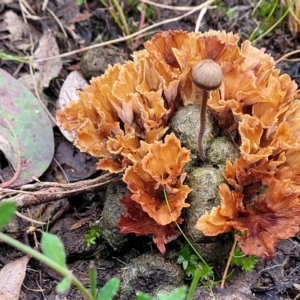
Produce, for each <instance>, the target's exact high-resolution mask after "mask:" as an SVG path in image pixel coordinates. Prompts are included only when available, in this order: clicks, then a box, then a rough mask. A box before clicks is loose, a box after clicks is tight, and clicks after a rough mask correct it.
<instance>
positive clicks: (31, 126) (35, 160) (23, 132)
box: [0, 69, 54, 187]
mask: <svg viewBox="0 0 300 300" xmlns="http://www.w3.org/2000/svg"><path fill="white" fill-rule="evenodd" d="M0 94H1V99H0V149H1V150H2V152H3V153H4V155H5V157H6V159H7V160H8V161H9V163H10V164H11V166H12V167H13V169H14V171H15V173H14V175H13V177H12V178H11V179H10V180H7V181H6V182H5V183H2V184H1V186H2V187H6V186H10V185H14V186H18V185H22V184H25V183H28V182H30V181H32V180H33V179H32V177H33V176H35V177H39V176H41V175H42V174H43V173H44V172H45V170H46V169H47V167H48V166H49V164H50V162H51V160H52V158H53V153H54V140H53V130H52V126H51V123H50V120H49V117H48V116H47V114H46V112H45V111H44V109H43V108H42V106H41V105H40V103H39V102H38V100H37V99H36V98H35V97H34V96H33V95H32V94H31V93H30V92H29V91H28V90H27V89H26V88H25V87H24V86H23V85H22V84H20V82H18V80H16V79H15V78H13V77H12V76H11V75H10V74H8V73H7V72H5V71H4V70H2V69H0ZM0 169H1V168H0ZM2 175H3V174H2ZM3 177H4V178H5V176H3Z"/></svg>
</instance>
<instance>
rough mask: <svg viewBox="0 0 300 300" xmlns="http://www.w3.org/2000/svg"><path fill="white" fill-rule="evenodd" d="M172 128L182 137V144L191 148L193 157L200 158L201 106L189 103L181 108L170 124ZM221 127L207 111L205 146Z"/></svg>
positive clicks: (206, 146) (205, 146)
mask: <svg viewBox="0 0 300 300" xmlns="http://www.w3.org/2000/svg"><path fill="white" fill-rule="evenodd" d="M169 127H170V129H171V130H172V131H173V132H174V133H175V134H176V136H177V137H178V138H179V139H180V141H181V144H182V146H184V147H186V148H187V149H189V150H191V158H192V159H194V160H195V159H197V158H198V148H197V141H198V132H199V128H200V106H199V105H189V106H185V107H181V108H179V110H178V111H177V112H176V114H175V115H174V117H173V118H172V121H171V122H170V125H169ZM218 132H219V129H218V126H217V124H216V120H215V118H214V116H213V115H212V114H211V113H210V112H209V111H207V113H206V127H205V132H204V136H203V144H204V148H205V149H207V148H208V146H209V144H210V143H211V142H212V141H213V139H214V137H215V136H217V135H218Z"/></svg>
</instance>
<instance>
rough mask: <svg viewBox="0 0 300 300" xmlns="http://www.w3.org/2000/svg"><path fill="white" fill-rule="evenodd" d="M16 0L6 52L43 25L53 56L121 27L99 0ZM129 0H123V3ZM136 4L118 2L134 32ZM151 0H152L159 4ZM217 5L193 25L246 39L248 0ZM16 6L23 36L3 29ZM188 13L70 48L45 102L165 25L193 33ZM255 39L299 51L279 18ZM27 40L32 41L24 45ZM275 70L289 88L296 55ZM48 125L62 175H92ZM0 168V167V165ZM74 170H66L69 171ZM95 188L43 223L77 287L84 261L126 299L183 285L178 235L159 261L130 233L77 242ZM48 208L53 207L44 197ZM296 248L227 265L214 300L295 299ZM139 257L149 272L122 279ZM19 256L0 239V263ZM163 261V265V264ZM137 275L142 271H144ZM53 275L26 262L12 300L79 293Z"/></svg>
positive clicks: (3, 38)
mask: <svg viewBox="0 0 300 300" xmlns="http://www.w3.org/2000/svg"><path fill="white" fill-rule="evenodd" d="M25 2H26V8H27V9H25V8H24V7H22V8H21V7H20V5H19V1H17V0H4V1H1V3H0V49H1V50H3V52H4V53H6V54H10V55H18V56H26V55H30V34H32V35H33V34H34V35H36V37H37V38H34V40H35V41H36V42H37V41H38V37H39V36H41V34H42V33H43V32H44V31H45V30H50V31H51V32H52V34H53V36H54V37H55V39H56V42H57V45H58V48H59V52H60V53H65V52H68V51H73V50H76V49H79V48H82V47H86V46H89V45H93V44H95V43H99V42H102V41H107V40H112V39H116V38H118V37H121V36H124V35H125V34H126V33H125V31H124V29H123V28H120V27H122V26H118V24H117V23H116V22H115V20H114V19H113V17H112V15H111V14H110V13H109V11H108V9H107V8H105V7H104V6H103V4H102V3H101V1H97V0H92V1H89V0H88V1H86V2H84V3H83V4H81V5H79V4H78V3H77V2H76V0H63V1H56V0H50V1H48V3H47V9H45V10H43V7H42V2H43V1H35V0H28V1H25ZM104 2H106V3H107V2H109V1H104ZM131 2H132V4H129V3H131ZM138 2H139V1H119V3H120V4H121V7H122V9H123V11H124V14H125V16H126V19H127V22H128V24H129V29H130V32H135V31H136V30H138V28H139V24H140V21H141V13H140V10H139V8H138V7H141V3H138ZM156 2H157V3H161V2H160V1H156ZM197 2H198V1H190V0H178V1H175V0H167V1H163V3H164V4H165V5H169V6H195V5H196V4H197ZM217 2H218V3H219V4H216V5H215V8H213V9H209V10H208V11H207V13H206V14H205V16H204V18H203V20H202V23H201V26H200V30H201V31H206V30H208V29H216V30H225V31H233V32H234V33H238V34H240V36H241V38H242V39H247V38H249V36H250V35H251V33H252V32H253V31H254V30H255V28H256V27H257V26H258V25H259V24H261V23H262V16H260V17H259V16H257V15H253V10H254V8H255V3H254V2H255V1H250V0H226V1H217ZM263 2H267V1H263ZM220 3H221V4H220ZM24 11H25V15H26V14H27V15H28V16H29V18H28V19H27V20H28V23H29V25H30V26H32V28H34V32H33V30H32V31H31V32H30V34H29V33H28V32H27V33H26V32H22V30H21V27H22V26H21V27H20V28H19V27H17V23H15V27H14V28H15V30H13V29H12V28H11V27H10V26H11V25H10V26H9V25H8V21H7V19H8V18H9V16H10V13H11V12H12V13H14V15H16V16H17V17H19V18H20V22H21V24H22V22H24V21H23V19H22V12H23V13H24ZM182 13H183V12H182V11H178V10H172V9H166V8H162V7H153V6H151V5H147V7H146V17H145V21H144V22H145V24H144V26H148V25H152V24H155V23H158V22H160V21H163V20H167V19H171V18H175V17H178V16H179V15H181V14H182ZM197 17H198V13H197V12H196V13H194V14H191V15H189V16H187V17H186V18H183V19H181V20H179V21H176V22H170V23H166V24H164V25H161V26H159V27H157V28H155V29H154V31H150V32H148V33H147V34H146V35H145V36H141V37H139V39H132V40H130V41H127V42H121V43H117V44H114V45H110V46H106V47H101V48H96V49H94V50H93V51H87V52H80V53H75V54H72V55H69V56H67V57H65V58H63V68H62V70H61V72H60V73H59V75H58V76H57V77H56V78H55V79H53V80H51V81H50V82H49V86H48V87H46V88H44V90H43V93H44V95H45V99H46V100H47V105H48V107H49V109H50V110H51V111H53V110H54V107H55V102H56V100H57V98H58V97H59V91H60V88H61V85H62V83H63V82H64V80H65V78H66V77H67V75H68V74H69V73H70V72H71V71H72V70H81V71H82V72H83V74H84V75H85V77H86V78H87V79H89V78H91V77H92V76H97V75H100V74H102V73H103V72H104V71H105V70H106V68H107V65H108V64H114V63H115V62H122V61H124V60H128V59H130V55H131V53H132V51H133V50H139V49H142V48H143V42H144V41H146V40H147V39H149V38H150V37H151V35H153V34H154V33H155V32H158V31H163V30H170V29H173V30H179V29H183V30H188V31H193V30H194V28H195V23H196V20H197ZM273 21H274V20H273ZM23 25H24V24H23ZM18 26H19V25H18ZM62 28H64V31H63V30H62ZM255 45H256V46H257V47H260V48H261V47H264V48H266V51H267V52H268V53H270V54H271V55H273V56H274V58H275V59H278V58H280V57H281V56H282V55H284V54H286V53H288V52H290V51H293V50H296V49H299V48H300V32H298V33H295V34H294V35H292V34H291V32H290V31H289V29H288V26H287V22H283V23H282V24H280V25H279V26H277V27H276V29H275V30H273V31H271V32H270V33H269V34H267V35H265V36H264V37H263V38H262V39H260V40H259V41H257V42H256V44H255ZM36 46H37V45H36V43H34V47H36ZM0 67H1V68H3V69H4V70H6V71H8V72H9V73H10V74H12V75H13V76H14V77H15V78H19V77H21V76H24V74H30V71H29V67H28V65H27V64H26V63H22V62H18V61H16V60H11V59H10V60H4V59H2V60H0ZM278 67H279V68H280V69H281V70H282V71H283V72H285V73H288V74H289V75H290V76H291V77H292V78H293V79H294V80H295V81H296V82H297V83H298V85H299V84H300V62H299V61H298V62H297V61H296V62H290V61H283V62H281V63H280V64H278ZM54 132H55V139H56V140H55V142H56V158H57V159H58V161H60V162H61V164H62V165H64V166H65V171H66V173H67V174H68V175H69V176H70V177H71V179H72V180H71V181H74V182H75V181H79V180H83V179H86V178H91V177H96V176H98V175H99V174H98V173H97V172H96V171H95V169H94V163H95V160H94V159H93V158H91V157H89V156H87V155H85V154H82V153H79V151H78V150H77V149H76V148H74V147H73V146H72V145H71V144H70V143H69V142H67V141H66V140H65V138H64V137H63V136H62V135H61V134H60V133H59V131H58V130H57V128H54ZM74 156H76V157H77V158H78V159H76V160H72V159H71V160H70V157H74ZM1 161H5V159H4V157H1ZM1 169H2V170H1V171H3V169H4V168H3V164H2V166H1ZM74 170H76V171H75V172H74ZM58 178H59V171H58V170H57V167H56V165H55V164H54V165H51V166H50V168H49V170H48V171H47V172H46V174H45V175H44V176H43V178H42V180H44V181H55V180H58ZM104 193H105V189H103V190H101V191H99V192H97V193H89V194H86V195H84V196H80V197H75V198H70V199H64V200H63V201H60V202H59V203H58V204H56V208H55V213H54V212H53V216H54V215H55V216H56V217H55V218H54V219H53V221H52V222H51V225H50V228H49V230H50V232H52V233H55V234H57V235H58V236H59V237H60V238H61V239H62V241H63V242H64V245H65V248H66V253H67V262H68V267H69V268H70V269H71V270H73V272H74V273H75V274H76V276H78V278H79V279H80V280H81V281H82V282H83V283H84V284H88V282H89V281H88V268H89V265H90V262H91V261H93V262H94V263H95V265H96V268H97V270H98V281H97V283H98V285H99V286H100V287H101V286H103V285H104V284H105V283H106V282H107V281H108V280H109V279H110V278H112V277H115V276H117V277H119V278H121V279H122V280H123V282H125V283H124V285H123V286H122V288H121V292H120V295H118V297H119V299H125V298H124V297H125V296H124V295H126V298H127V299H128V300H130V299H134V297H133V296H132V293H131V292H129V291H128V286H133V288H135V289H136V290H143V291H145V292H149V293H150V292H152V291H153V290H155V289H156V288H157V287H158V286H159V282H158V281H161V280H162V278H167V279H166V283H165V284H166V285H168V286H171V287H174V286H176V285H181V284H187V285H188V284H189V283H190V280H189V279H188V278H187V277H186V276H185V275H184V273H183V270H182V269H181V266H180V265H178V264H176V260H177V257H178V249H179V243H178V241H175V242H171V243H170V244H168V246H167V249H168V251H167V254H166V255H165V256H164V258H163V259H162V260H163V261H161V258H160V257H161V255H160V254H159V253H158V251H157V249H156V247H155V245H154V244H153V243H152V240H151V239H150V238H148V237H135V236H131V235H130V236H129V237H128V239H126V242H124V244H122V245H123V247H121V248H120V249H118V247H111V245H108V244H107V243H106V241H105V240H104V239H103V238H102V237H101V236H100V238H97V240H96V243H95V244H91V245H89V247H88V246H87V243H86V240H85V237H86V234H87V232H88V231H89V230H90V228H91V226H92V224H96V223H97V220H99V219H100V216H101V213H102V210H103V203H102V202H101V199H103V197H104V196H103V195H104ZM49 205H52V206H53V205H54V204H53V203H52V204H51V203H50V204H49ZM52 209H53V208H52ZM16 224H17V225H16V227H15V228H14V230H13V235H14V236H15V237H17V238H18V239H19V240H21V241H22V242H25V243H28V244H30V245H31V246H34V239H33V235H32V234H29V235H28V234H27V233H26V230H27V227H28V223H26V222H25V223H24V221H22V220H21V219H20V220H19V222H17V223H16ZM74 228H76V229H74ZM36 237H37V239H39V238H40V233H39V231H37V232H36ZM179 240H181V238H179ZM299 253H300V235H297V236H296V237H295V238H292V239H290V240H287V241H282V242H280V244H279V245H278V247H277V249H276V256H275V258H274V259H273V260H270V261H261V262H259V264H258V265H257V266H256V267H255V268H254V270H252V271H249V272H244V271H241V270H238V269H235V270H234V272H233V274H232V275H231V276H230V277H229V278H228V280H227V283H226V286H225V289H220V288H219V287H218V286H219V285H217V286H216V288H215V289H214V295H215V297H216V299H228V300H229V299H296V297H297V295H298V294H299V293H300V268H299V267H300V257H299ZM141 255H142V261H143V262H145V264H146V265H147V266H148V268H149V269H148V270H144V272H143V273H142V274H139V275H138V276H133V277H132V281H130V282H128V281H126V276H131V275H129V273H130V272H129V271H128V270H131V269H132V270H135V268H136V269H137V270H140V269H141V268H142V267H137V265H138V264H139V263H140V262H137V261H136V259H137V258H138V257H141ZM143 255H144V256H143ZM145 255H146V256H145ZM20 256H22V255H21V254H20V253H19V252H18V251H16V250H14V249H12V248H10V247H8V246H5V245H4V244H0V268H1V267H3V266H4V265H6V264H7V263H9V262H12V261H14V260H16V259H17V258H19V257H20ZM149 257H150V258H149ZM151 257H152V259H151ZM226 259H227V257H224V259H223V260H220V261H218V262H213V263H212V265H213V267H214V270H215V273H216V277H217V279H220V278H221V275H222V273H223V270H224V267H225V264H226ZM149 261H150V262H151V261H158V265H152V262H151V263H150V262H149ZM169 265H171V266H169ZM169 267H170V269H168V268H169ZM139 268H140V269H139ZM166 270H167V271H166ZM128 272H129V273H128ZM147 272H148V273H149V274H150V275H149V274H148V275H147V274H146V273H147ZM170 274H174V275H172V276H174V277H172V276H170ZM158 276H161V277H158ZM168 276H169V277H170V278H168ZM60 279H61V278H60V276H59V275H57V274H56V273H55V272H54V271H52V270H51V269H49V268H48V267H45V266H44V265H42V264H41V263H39V262H37V261H35V260H34V259H32V260H30V262H29V264H28V267H27V272H26V277H25V280H24V283H23V287H22V289H21V294H20V299H27V300H34V299H48V300H57V299H83V298H82V296H81V295H80V293H79V292H78V291H77V290H76V289H74V288H72V289H70V290H69V291H68V292H67V293H65V294H58V293H57V292H56V291H55V286H56V284H57V283H58V282H59V281H60ZM0 280H1V278H0ZM172 281H173V285H172ZM174 283H176V284H174ZM126 285H128V286H126ZM151 289H152V290H151ZM130 293H131V294H130ZM122 295H123V296H122ZM118 297H116V299H118ZM122 297H123V298H122ZM195 299H211V296H210V294H209V293H208V291H207V290H206V289H205V288H204V287H199V288H198V289H197V291H196V295H195Z"/></svg>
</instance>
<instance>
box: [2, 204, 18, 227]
mask: <svg viewBox="0 0 300 300" xmlns="http://www.w3.org/2000/svg"><path fill="white" fill-rule="evenodd" d="M15 210H16V205H15V203H13V202H4V203H3V204H1V205H0V228H1V227H3V226H5V225H6V224H7V223H8V222H9V221H10V220H11V218H12V217H13V215H14V213H15Z"/></svg>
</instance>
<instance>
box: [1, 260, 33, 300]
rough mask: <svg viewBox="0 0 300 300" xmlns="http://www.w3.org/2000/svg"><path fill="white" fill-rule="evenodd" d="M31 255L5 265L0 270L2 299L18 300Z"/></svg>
mask: <svg viewBox="0 0 300 300" xmlns="http://www.w3.org/2000/svg"><path fill="white" fill-rule="evenodd" d="M29 260H30V257H29V256H27V255H26V256H23V257H21V258H19V259H17V260H15V261H13V262H11V263H8V264H7V265H5V266H4V267H3V268H2V269H1V271H0V299H9V300H18V299H19V296H20V290H21V287H22V284H23V280H24V278H25V273H26V268H27V264H28V262H29Z"/></svg>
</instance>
